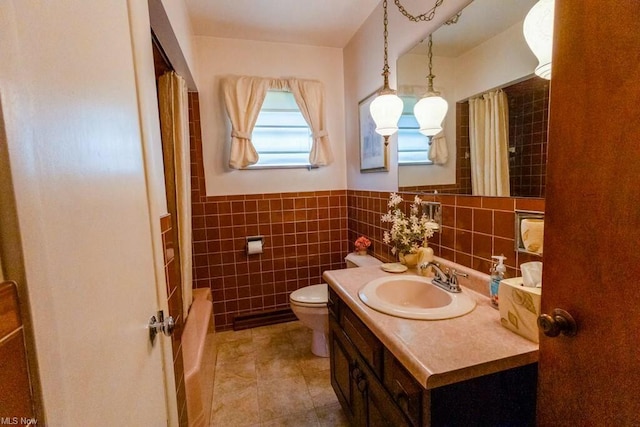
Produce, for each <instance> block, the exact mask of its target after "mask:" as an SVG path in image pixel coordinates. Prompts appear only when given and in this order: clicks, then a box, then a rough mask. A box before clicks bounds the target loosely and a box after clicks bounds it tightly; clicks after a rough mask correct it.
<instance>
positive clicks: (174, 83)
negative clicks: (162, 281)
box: [158, 71, 193, 319]
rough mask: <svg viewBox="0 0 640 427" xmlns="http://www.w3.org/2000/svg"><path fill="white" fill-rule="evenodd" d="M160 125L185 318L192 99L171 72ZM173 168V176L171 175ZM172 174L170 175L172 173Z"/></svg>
mask: <svg viewBox="0 0 640 427" xmlns="http://www.w3.org/2000/svg"><path fill="white" fill-rule="evenodd" d="M158 93H159V104H160V126H161V131H162V141H163V151H164V155H165V164H166V163H167V159H170V160H169V162H170V165H169V168H168V169H169V171H167V167H166V166H165V175H166V176H165V182H166V183H167V194H169V195H171V196H170V197H171V198H173V199H175V211H176V216H177V218H176V221H175V222H173V223H174V224H177V228H178V230H177V236H178V256H179V265H180V277H181V282H182V305H183V315H184V318H185V319H186V317H187V313H188V312H189V307H190V306H191V301H192V293H193V283H192V270H191V268H192V263H191V255H192V253H191V252H192V251H191V245H192V234H191V169H190V168H191V157H190V151H189V150H190V145H189V99H188V93H187V84H186V82H185V81H184V79H183V78H182V77H180V76H179V75H177V74H176V73H175V72H173V71H171V72H169V73H165V74H164V75H162V76H160V78H159V79H158ZM171 169H172V170H173V173H171ZM168 172H169V173H168Z"/></svg>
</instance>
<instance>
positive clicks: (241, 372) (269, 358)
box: [210, 322, 349, 427]
mask: <svg viewBox="0 0 640 427" xmlns="http://www.w3.org/2000/svg"><path fill="white" fill-rule="evenodd" d="M216 345H217V348H218V356H217V362H216V372H215V380H214V385H213V407H212V411H211V424H210V425H211V426H215V427H235V426H237V427H243V426H251V427H254V426H263V427H266V426H269V427H273V426H295V427H307V426H314V427H324V426H331V427H341V426H345V427H347V426H349V423H348V421H347V419H346V418H345V416H344V414H343V412H342V409H341V408H340V404H339V403H338V400H337V398H336V395H335V393H334V391H333V389H332V388H331V381H330V376H329V359H328V358H321V357H317V356H314V355H313V354H312V353H311V331H310V330H309V329H308V328H306V327H304V326H302V325H301V324H300V322H289V323H281V324H278V325H272V326H263V327H259V328H254V329H246V330H242V331H227V332H220V333H217V334H216Z"/></svg>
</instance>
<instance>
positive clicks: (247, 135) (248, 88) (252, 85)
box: [222, 76, 333, 169]
mask: <svg viewBox="0 0 640 427" xmlns="http://www.w3.org/2000/svg"><path fill="white" fill-rule="evenodd" d="M222 86H223V93H224V102H225V106H226V108H227V114H228V116H229V119H230V120H231V127H232V130H231V155H230V157H229V166H230V167H231V168H234V169H242V168H245V167H247V166H249V165H252V164H255V163H256V162H257V161H258V153H257V152H256V149H255V148H254V146H253V144H252V143H251V133H252V132H253V128H254V127H255V125H256V121H257V119H258V114H259V113H260V109H261V108H262V103H263V102H264V98H265V96H266V94H267V90H269V89H277V90H290V91H291V92H292V93H293V96H294V98H295V100H296V103H297V104H298V107H299V108H300V112H301V113H302V116H303V117H304V119H305V120H306V122H307V124H308V125H309V127H310V128H311V132H312V136H313V142H312V144H311V150H310V153H309V163H310V164H311V165H312V166H326V165H328V164H330V163H331V162H333V152H332V151H331V144H330V142H329V135H328V133H327V131H326V117H325V107H324V87H323V85H322V83H321V82H318V81H313V80H300V79H271V78H265V77H250V76H240V77H238V76H234V77H229V78H226V79H224V80H223V81H222Z"/></svg>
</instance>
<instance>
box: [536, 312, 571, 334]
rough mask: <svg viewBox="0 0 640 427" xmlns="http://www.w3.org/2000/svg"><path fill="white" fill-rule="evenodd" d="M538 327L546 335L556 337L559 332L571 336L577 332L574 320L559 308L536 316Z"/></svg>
mask: <svg viewBox="0 0 640 427" xmlns="http://www.w3.org/2000/svg"><path fill="white" fill-rule="evenodd" d="M538 328H540V330H541V331H542V332H543V333H544V334H545V335H546V336H548V337H557V336H558V335H560V333H562V334H564V335H566V336H568V337H573V336H575V335H576V333H577V332H578V326H577V325H576V321H575V320H574V319H573V317H572V316H571V315H570V314H569V313H567V312H566V311H564V310H562V309H560V308H556V309H555V310H553V311H552V312H551V315H548V314H541V315H540V316H539V317H538Z"/></svg>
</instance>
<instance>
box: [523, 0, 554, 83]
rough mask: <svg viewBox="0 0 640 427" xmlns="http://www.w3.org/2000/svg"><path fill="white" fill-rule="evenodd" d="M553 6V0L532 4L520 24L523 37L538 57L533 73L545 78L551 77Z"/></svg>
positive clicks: (541, 0) (543, 0)
mask: <svg viewBox="0 0 640 427" xmlns="http://www.w3.org/2000/svg"><path fill="white" fill-rule="evenodd" d="M554 6H555V0H540V1H539V2H538V3H536V4H535V5H533V7H532V8H531V10H530V11H529V13H528V14H527V17H526V18H524V24H523V26H522V31H523V33H524V38H525V40H526V41H527V44H528V45H529V48H530V49H531V51H533V54H534V55H535V56H536V58H538V66H537V67H536V69H535V73H536V75H538V76H540V77H542V78H543V79H547V80H550V79H551V54H552V50H553V13H554Z"/></svg>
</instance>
